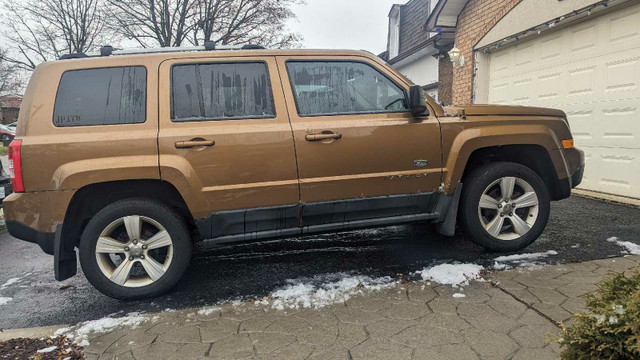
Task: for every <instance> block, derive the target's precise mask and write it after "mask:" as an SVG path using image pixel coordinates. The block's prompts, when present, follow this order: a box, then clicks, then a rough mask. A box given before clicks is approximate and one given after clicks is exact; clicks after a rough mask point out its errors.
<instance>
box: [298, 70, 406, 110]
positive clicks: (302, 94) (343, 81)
mask: <svg viewBox="0 0 640 360" xmlns="http://www.w3.org/2000/svg"><path fill="white" fill-rule="evenodd" d="M287 71H288V73H289V78H290V80H291V87H292V88H293V93H294V96H295V100H296V105H297V107H298V114H299V115H301V116H317V115H342V114H357V113H367V114H368V113H384V112H402V111H406V110H408V106H407V101H406V97H405V93H404V91H403V90H402V89H401V88H400V87H399V86H398V85H396V84H395V83H393V82H392V81H391V80H389V79H388V78H387V77H386V76H385V75H383V74H382V73H380V72H379V71H378V70H376V69H375V68H373V67H371V66H370V65H367V64H364V63H360V62H352V61H325V62H315V61H313V62H311V61H301V62H295V61H289V62H287Z"/></svg>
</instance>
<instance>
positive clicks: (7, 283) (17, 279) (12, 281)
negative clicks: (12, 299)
mask: <svg viewBox="0 0 640 360" xmlns="http://www.w3.org/2000/svg"><path fill="white" fill-rule="evenodd" d="M18 282H20V278H11V279H9V280H7V282H6V283H4V284H2V286H0V289H4V288H7V287H9V286H11V285H13V284H16V283H18Z"/></svg>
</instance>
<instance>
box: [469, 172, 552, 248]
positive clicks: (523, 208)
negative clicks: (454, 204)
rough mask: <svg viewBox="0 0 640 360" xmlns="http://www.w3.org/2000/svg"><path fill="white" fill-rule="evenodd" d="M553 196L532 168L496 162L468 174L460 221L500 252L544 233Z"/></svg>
mask: <svg viewBox="0 0 640 360" xmlns="http://www.w3.org/2000/svg"><path fill="white" fill-rule="evenodd" d="M550 211H551V200H550V197H549V191H548V189H547V187H546V185H545V183H544V181H543V180H542V179H541V178H540V176H539V175H538V174H537V173H536V172H534V171H533V170H531V169H530V168H528V167H526V166H523V165H520V164H516V163H509V162H496V163H491V164H488V165H485V166H482V167H480V168H478V169H476V170H474V171H473V172H472V173H471V174H469V176H467V177H466V179H465V183H464V186H463V190H462V197H461V199H460V222H461V225H462V228H463V229H464V231H465V232H466V233H467V235H469V236H470V237H471V239H472V240H473V241H474V242H475V243H477V244H478V245H480V246H482V247H484V248H486V249H488V250H491V251H496V252H507V251H517V250H521V249H523V248H525V247H527V246H529V245H530V244H531V243H533V242H534V241H535V240H536V239H538V237H539V236H540V235H541V234H542V232H543V231H544V229H545V227H546V226H547V223H548V221H549V214H550Z"/></svg>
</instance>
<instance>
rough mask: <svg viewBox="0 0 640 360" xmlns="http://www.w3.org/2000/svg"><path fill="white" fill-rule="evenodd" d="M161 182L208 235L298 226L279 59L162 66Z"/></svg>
mask: <svg viewBox="0 0 640 360" xmlns="http://www.w3.org/2000/svg"><path fill="white" fill-rule="evenodd" d="M160 74H161V76H160V84H159V85H160V92H159V96H160V130H159V137H158V145H159V152H160V173H161V177H162V179H163V180H166V181H169V182H171V183H172V184H173V185H174V186H176V187H177V188H178V190H179V191H180V193H181V194H182V196H183V197H184V198H185V202H186V203H187V204H188V205H189V207H190V210H191V213H192V214H194V218H195V220H196V223H197V225H198V227H199V230H200V232H201V234H202V235H203V236H204V237H205V238H219V237H223V236H230V235H241V236H244V234H248V235H247V236H251V234H252V233H258V232H265V231H273V230H278V229H285V228H291V227H296V226H298V223H299V219H298V215H299V212H298V205H299V192H298V176H297V171H296V160H295V150H294V144H293V138H292V135H291V128H290V125H289V118H288V114H287V110H286V106H285V102H284V99H283V97H282V88H281V82H280V79H279V77H278V70H277V66H276V61H275V58H274V57H268V56H265V57H237V58H229V57H225V58H217V57H216V55H215V54H213V53H212V55H211V57H207V58H203V57H198V58H193V59H184V58H182V59H174V60H168V61H165V62H164V63H163V64H162V65H161V66H160Z"/></svg>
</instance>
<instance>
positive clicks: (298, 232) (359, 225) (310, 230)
mask: <svg viewBox="0 0 640 360" xmlns="http://www.w3.org/2000/svg"><path fill="white" fill-rule="evenodd" d="M439 217H440V214H438V213H433V214H418V215H402V216H394V217H387V218H377V219H367V220H356V221H350V222H343V223H333V224H324V225H312V226H305V227H302V228H299V227H298V228H291V229H283V230H269V231H260V232H253V233H246V234H238V235H227V236H221V237H218V238H215V239H209V240H204V241H203V244H202V247H203V250H209V249H212V248H215V247H216V246H219V245H225V244H230V243H236V242H250V241H256V240H266V239H277V238H285V237H293V236H302V235H312V234H322V233H331V232H342V231H351V230H357V229H365V228H371V227H382V226H387V225H399V224H408V223H414V222H422V221H431V220H436V219H438V218H439Z"/></svg>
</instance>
